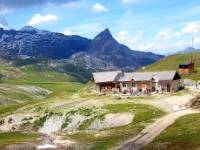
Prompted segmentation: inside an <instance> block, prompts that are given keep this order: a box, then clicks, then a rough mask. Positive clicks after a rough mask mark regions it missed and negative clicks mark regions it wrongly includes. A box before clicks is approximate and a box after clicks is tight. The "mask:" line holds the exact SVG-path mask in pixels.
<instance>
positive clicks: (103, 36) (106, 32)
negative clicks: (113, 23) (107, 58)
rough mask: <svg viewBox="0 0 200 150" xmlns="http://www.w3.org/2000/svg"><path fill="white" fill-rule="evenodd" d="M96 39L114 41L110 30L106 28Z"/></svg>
mask: <svg viewBox="0 0 200 150" xmlns="http://www.w3.org/2000/svg"><path fill="white" fill-rule="evenodd" d="M95 39H106V40H107V39H113V37H112V34H111V33H110V30H109V29H108V28H106V29H105V30H103V31H102V32H100V33H99V34H98V35H97V36H96V37H95Z"/></svg>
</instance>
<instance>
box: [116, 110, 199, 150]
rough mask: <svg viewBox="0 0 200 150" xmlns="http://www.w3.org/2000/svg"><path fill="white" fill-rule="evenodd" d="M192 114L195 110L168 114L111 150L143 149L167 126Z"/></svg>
mask: <svg viewBox="0 0 200 150" xmlns="http://www.w3.org/2000/svg"><path fill="white" fill-rule="evenodd" d="M192 113H198V111H197V110H191V109H186V110H180V111H177V112H173V113H170V114H168V115H166V116H164V117H162V118H160V119H158V120H157V121H155V122H154V123H153V124H150V125H148V126H147V127H146V128H145V129H144V130H143V131H142V132H141V133H140V134H139V135H137V136H136V137H133V138H132V139H129V140H128V141H126V142H125V143H123V144H122V145H120V146H118V147H115V148H113V150H116V149H117V150H140V149H141V148H142V147H144V146H145V145H146V144H148V143H150V142H151V141H153V139H154V138H155V137H156V136H158V135H159V134H160V133H161V132H162V131H164V130H165V129H166V128H167V127H168V126H170V125H171V124H173V123H174V122H175V121H176V119H178V118H179V117H181V116H184V115H187V114H192Z"/></svg>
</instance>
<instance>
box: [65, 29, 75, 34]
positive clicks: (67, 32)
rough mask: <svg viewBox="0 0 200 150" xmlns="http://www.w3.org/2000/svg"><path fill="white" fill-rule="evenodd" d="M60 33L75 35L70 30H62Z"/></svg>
mask: <svg viewBox="0 0 200 150" xmlns="http://www.w3.org/2000/svg"><path fill="white" fill-rule="evenodd" d="M62 33H63V34H65V35H75V33H74V32H72V31H71V30H64V31H63V32H62Z"/></svg>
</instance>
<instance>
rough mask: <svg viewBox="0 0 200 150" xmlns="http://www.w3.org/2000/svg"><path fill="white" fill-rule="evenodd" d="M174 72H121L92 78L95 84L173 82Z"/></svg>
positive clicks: (94, 75) (107, 73)
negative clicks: (133, 81) (153, 80)
mask: <svg viewBox="0 0 200 150" xmlns="http://www.w3.org/2000/svg"><path fill="white" fill-rule="evenodd" d="M176 74H177V72H176V71H162V72H132V73H131V72H129V73H122V72H121V71H115V72H98V73H93V78H94V81H95V82H96V83H101V82H113V81H119V82H126V81H131V80H135V81H149V80H152V79H155V80H158V81H166V80H174V78H175V76H176Z"/></svg>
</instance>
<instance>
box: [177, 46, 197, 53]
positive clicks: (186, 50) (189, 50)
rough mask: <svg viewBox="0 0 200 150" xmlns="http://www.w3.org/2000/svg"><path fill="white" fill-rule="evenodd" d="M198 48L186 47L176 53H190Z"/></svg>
mask: <svg viewBox="0 0 200 150" xmlns="http://www.w3.org/2000/svg"><path fill="white" fill-rule="evenodd" d="M198 51H199V50H198V49H195V48H193V47H187V48H185V49H184V50H182V51H179V52H178V53H192V52H198Z"/></svg>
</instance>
